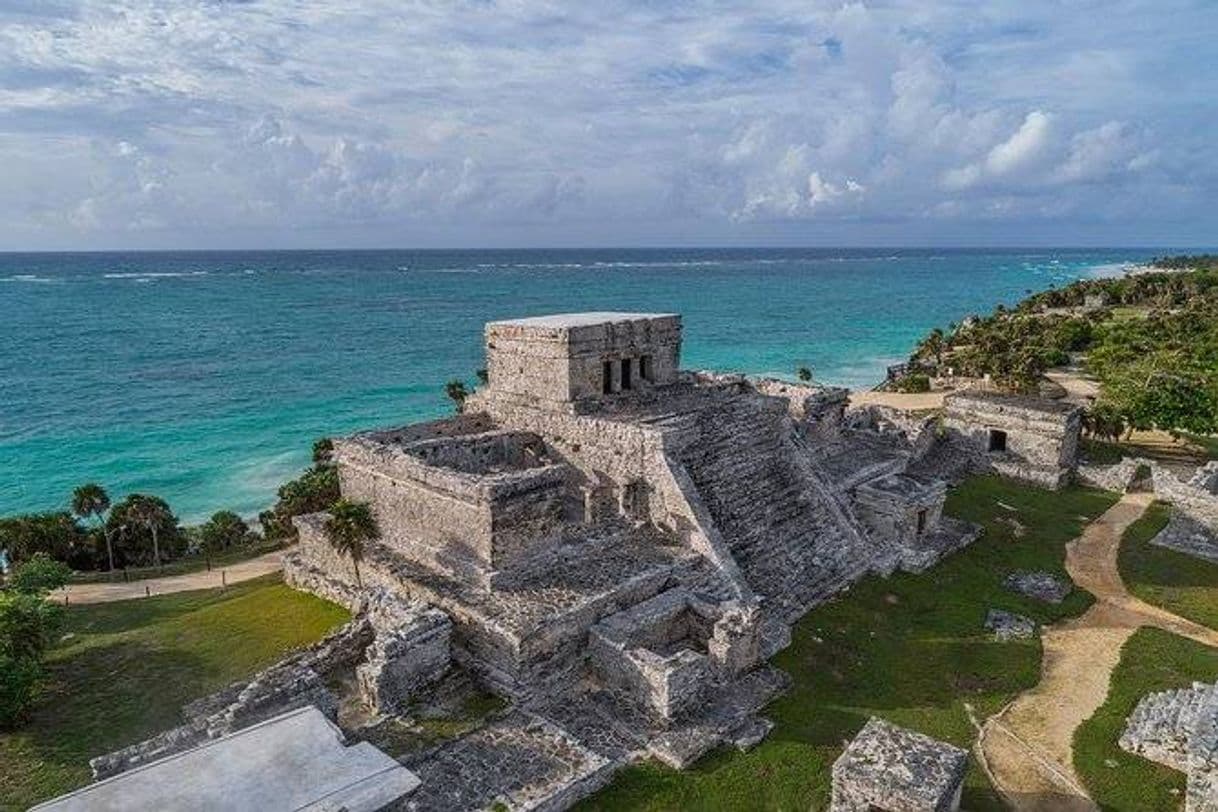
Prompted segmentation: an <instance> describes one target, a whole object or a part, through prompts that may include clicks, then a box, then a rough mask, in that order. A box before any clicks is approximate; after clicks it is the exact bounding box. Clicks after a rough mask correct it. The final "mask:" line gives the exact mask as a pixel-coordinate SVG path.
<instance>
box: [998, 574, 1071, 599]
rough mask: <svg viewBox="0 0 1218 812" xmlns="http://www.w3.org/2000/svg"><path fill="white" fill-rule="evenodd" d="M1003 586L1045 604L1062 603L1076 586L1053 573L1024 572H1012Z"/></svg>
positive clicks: (1005, 579)
mask: <svg viewBox="0 0 1218 812" xmlns="http://www.w3.org/2000/svg"><path fill="white" fill-rule="evenodd" d="M1002 585H1003V586H1005V587H1006V588H1007V589H1009V590H1011V591H1012V592H1018V593H1019V594H1020V595H1026V596H1027V597H1029V598H1036V599H1037V600H1039V601H1044V602H1045V603H1061V602H1062V601H1064V600H1065V599H1066V596H1067V595H1069V594H1070V593H1071V592H1072V591H1073V589H1074V586H1073V585H1072V584H1071V583H1070V582H1069V581H1068V580H1066V579H1065V578H1059V577H1058V576H1056V575H1054V574H1053V573H1051V572H1041V571H1032V572H1029V571H1024V570H1018V571H1016V572H1012V573H1011V574H1010V575H1008V576H1007V577H1006V578H1004V579H1003V581H1002Z"/></svg>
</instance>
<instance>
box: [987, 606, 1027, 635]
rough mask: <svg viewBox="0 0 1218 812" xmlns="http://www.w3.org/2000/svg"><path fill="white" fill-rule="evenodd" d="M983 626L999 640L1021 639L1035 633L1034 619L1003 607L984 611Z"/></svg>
mask: <svg viewBox="0 0 1218 812" xmlns="http://www.w3.org/2000/svg"><path fill="white" fill-rule="evenodd" d="M985 627H986V628H987V629H989V630H990V631H992V632H993V633H994V637H996V638H998V639H999V640H1023V639H1026V638H1029V637H1034V636H1035V635H1036V621H1034V620H1032V618H1029V617H1024V616H1023V615H1017V614H1015V613H1014V612H1008V611H1006V610H1004V609H991V610H989V611H988V612H986V613H985Z"/></svg>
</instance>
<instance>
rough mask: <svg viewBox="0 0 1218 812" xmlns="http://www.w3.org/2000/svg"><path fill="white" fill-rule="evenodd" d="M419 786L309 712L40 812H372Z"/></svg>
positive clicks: (92, 786) (394, 764)
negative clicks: (202, 811)
mask: <svg viewBox="0 0 1218 812" xmlns="http://www.w3.org/2000/svg"><path fill="white" fill-rule="evenodd" d="M418 786H419V779H418V777H417V776H416V775H415V774H414V773H412V772H410V771H409V770H407V769H406V768H405V767H403V766H401V765H400V764H398V763H397V762H396V761H394V760H393V759H392V758H390V757H389V756H387V755H385V754H384V753H382V752H381V751H380V750H378V749H376V748H375V747H373V746H372V745H371V744H368V743H367V742H360V743H358V744H354V745H352V746H350V747H348V746H346V745H344V744H343V740H342V733H341V731H339V729H338V728H337V727H335V726H334V725H333V724H331V722H330V720H329V719H327V718H326V717H325V716H324V715H323V714H322V712H321V711H319V710H318V709H317V708H314V707H308V708H301V709H299V710H295V711H291V712H289V713H285V714H283V715H281V716H276V717H275V718H273V719H268V720H267V721H265V722H262V723H261V724H257V725H254V726H252V727H247V728H246V729H245V730H240V731H238V732H236V733H233V734H231V735H228V736H225V737H223V738H220V739H216V740H214V741H210V742H207V743H206V744H203V745H200V746H198V747H196V748H194V749H192V750H187V751H186V752H184V753H178V754H177V755H173V756H169V757H167V758H163V759H161V760H160V761H154V762H152V763H151V764H147V765H145V766H143V767H138V768H136V769H133V770H131V771H129V772H125V773H121V774H119V775H116V776H114V777H113V778H108V779H106V780H105V781H99V782H97V783H96V784H90V785H89V786H87V787H84V788H83V789H80V790H77V791H76V792H73V793H71V794H69V795H64V796H61V797H59V798H56V799H54V800H52V801H47V802H46V803H43V804H40V805H39V806H36V807H34V809H36V810H43V811H44V812H86V810H87V811H88V812H119V810H127V811H128V812H132V811H134V810H150V811H151V810H244V809H249V810H259V812H271V811H272V810H283V812H288V811H289V810H309V812H323V811H324V812H330V811H333V812H337V811H338V810H344V811H345V812H374V810H378V809H381V808H382V807H384V806H385V805H387V804H389V803H391V802H392V801H394V800H396V799H398V798H401V797H402V796H403V795H406V794H407V793H410V792H413V791H414V790H415V789H416V788H417V787H418Z"/></svg>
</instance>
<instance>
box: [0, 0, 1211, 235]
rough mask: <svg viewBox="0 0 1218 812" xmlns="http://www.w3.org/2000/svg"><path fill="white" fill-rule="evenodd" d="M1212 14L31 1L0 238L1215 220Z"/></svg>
mask: <svg viewBox="0 0 1218 812" xmlns="http://www.w3.org/2000/svg"><path fill="white" fill-rule="evenodd" d="M1207 11H1209V10H1208V9H1207V8H1206V5H1205V2H1204V0H1180V2H1179V3H1178V4H1177V6H1176V7H1174V9H1173V13H1172V14H1171V15H1161V14H1158V13H1156V11H1155V7H1154V6H1153V5H1151V4H1150V3H1149V2H1148V0H1147V1H1146V2H1140V1H1139V0H1121V2H1118V3H1115V4H1111V5H1110V6H1108V7H1106V9H1105V13H1104V15H1102V16H1101V17H1097V16H1095V14H1094V10H1093V9H1088V8H1084V7H1080V8H1078V9H1073V8H1062V7H1061V6H1060V5H1059V4H1057V3H1054V2H1052V1H1051V0H1027V2H1020V3H1014V2H1005V0H1004V1H1003V2H999V3H993V4H986V5H985V6H983V7H978V6H976V4H972V3H967V2H965V0H942V1H941V2H936V3H929V4H928V3H925V2H920V0H889V2H885V3H883V4H875V5H864V4H862V3H845V4H842V3H839V2H836V0H834V1H833V2H830V0H774V2H772V3H768V4H766V5H765V6H764V7H759V6H757V5H756V4H753V3H747V2H744V0H716V2H711V0H691V2H689V3H685V4H681V5H679V6H666V5H665V4H652V3H644V2H642V0H609V2H608V3H607V4H600V5H597V6H595V7H593V6H581V5H572V4H559V3H555V2H553V0H510V2H493V1H492V2H480V1H478V0H465V1H464V2H456V3H454V2H450V1H449V0H420V2H418V3H415V4H412V5H411V6H410V7H409V8H403V7H402V6H401V4H399V3H396V2H392V1H391V0H365V2H361V3H354V4H342V5H339V4H300V3H298V2H296V1H295V0H251V1H250V2H242V3H223V2H187V0H105V2H103V0H59V2H55V3H47V4H35V3H28V2H27V3H24V4H23V5H22V6H20V7H10V8H9V10H0V117H2V118H3V120H4V122H5V126H4V128H3V132H0V160H2V161H4V164H5V166H6V168H8V169H9V177H8V178H7V179H6V183H4V184H0V247H20V245H21V244H24V243H25V242H28V241H30V240H35V241H37V240H39V239H40V240H42V241H43V242H45V243H48V244H65V245H69V244H73V243H75V242H84V243H86V244H93V243H92V242H91V241H93V240H96V239H97V238H98V237H99V235H105V236H106V237H107V238H114V239H121V240H125V241H127V242H128V243H131V244H137V243H139V242H140V240H141V239H143V237H141V235H151V234H156V235H161V236H160V237H158V239H163V240H166V241H171V242H172V241H177V242H183V243H189V242H191V241H192V240H196V241H206V242H209V244H210V243H212V242H214V239H215V236H216V235H220V236H222V235H224V234H225V233H226V230H228V229H240V230H242V231H243V233H247V234H249V235H251V236H250V237H249V239H251V240H252V241H257V239H258V235H269V236H268V238H274V239H280V238H281V236H282V235H283V234H284V233H289V234H292V235H301V234H307V233H308V232H309V231H310V230H311V229H326V230H329V231H333V230H335V229H338V230H340V231H341V230H342V229H344V228H348V229H360V230H361V231H360V233H361V234H369V235H371V236H370V237H369V239H371V240H373V241H375V242H378V243H380V244H385V243H388V242H392V241H393V240H394V239H395V238H396V235H398V234H400V233H402V231H403V229H404V228H408V229H409V232H410V233H411V234H417V235H423V236H424V237H426V235H428V234H444V235H450V237H449V240H450V241H451V235H457V236H458V237H459V236H460V235H461V234H468V235H470V238H471V239H486V238H485V237H484V236H483V235H485V234H488V233H494V234H497V235H505V236H506V237H507V238H508V239H510V240H514V241H518V242H522V243H531V244H540V243H546V242H552V241H554V240H553V239H552V235H561V234H567V233H583V234H591V235H593V236H591V237H590V239H591V240H592V241H596V242H601V243H605V242H627V243H628V242H631V241H632V239H633V235H636V234H640V233H649V234H650V233H655V232H657V231H660V232H662V229H663V228H664V226H665V224H667V223H671V224H672V227H673V228H681V229H686V232H685V233H686V234H688V235H691V237H692V238H695V239H698V238H703V239H707V240H710V241H717V242H721V241H723V240H724V239H725V234H726V235H728V237H727V238H728V239H731V235H733V234H737V235H742V236H744V237H747V235H748V234H749V233H751V232H750V231H749V229H750V228H752V225H751V224H756V223H759V222H765V223H766V224H767V228H771V229H772V228H773V227H774V226H775V224H779V225H781V224H782V223H784V222H786V223H789V229H790V233H791V234H793V235H797V234H800V233H802V232H801V230H800V229H801V228H802V227H803V226H802V225H801V224H806V223H807V222H809V221H828V222H833V223H838V224H841V223H854V224H858V226H859V228H860V229H863V230H864V231H863V232H860V233H865V229H866V228H868V224H869V223H906V224H908V225H907V226H906V229H907V233H910V234H917V235H919V236H921V235H922V234H924V229H925V228H926V221H927V219H928V218H930V219H931V220H934V221H948V220H951V221H956V222H968V221H970V220H972V219H981V218H985V219H987V221H996V222H1004V221H1006V222H1010V223H1011V224H1012V226H1011V227H1012V229H1015V231H1013V232H1012V233H1013V234H1015V235H1018V234H1019V233H1021V232H1019V231H1018V229H1024V228H1026V227H1027V223H1028V222H1029V221H1030V220H1035V219H1036V218H1038V217H1040V218H1048V217H1049V215H1047V214H1045V213H1046V212H1052V220H1053V222H1054V223H1061V222H1063V221H1064V220H1068V218H1069V217H1070V216H1071V215H1072V213H1085V216H1086V218H1088V220H1089V221H1090V220H1094V219H1095V218H1097V217H1108V218H1111V220H1112V223H1113V225H1112V227H1111V228H1112V232H1113V233H1114V234H1115V235H1122V234H1123V233H1125V232H1124V230H1123V228H1122V226H1121V224H1120V222H1118V221H1119V219H1120V218H1122V217H1126V218H1127V217H1131V216H1136V215H1137V212H1138V211H1139V210H1140V211H1142V212H1145V211H1147V210H1148V209H1151V210H1153V211H1154V212H1156V213H1157V214H1158V215H1159V216H1162V217H1164V218H1167V217H1185V218H1192V222H1195V223H1197V226H1196V230H1198V232H1199V233H1201V232H1204V233H1209V232H1208V231H1207V230H1206V229H1207V228H1208V225H1209V224H1211V223H1212V222H1213V218H1214V217H1215V215H1212V214H1207V213H1206V212H1207V211H1209V209H1212V207H1201V206H1197V205H1196V203H1197V201H1198V200H1199V199H1201V198H1202V197H1204V196H1205V195H1207V194H1212V193H1213V191H1215V185H1216V184H1218V180H1216V178H1215V173H1214V172H1213V171H1212V169H1207V168H1206V167H1213V166H1218V146H1215V144H1214V142H1213V139H1212V138H1207V137H1206V135H1205V128H1204V127H1202V126H1200V125H1201V124H1202V123H1203V120H1204V119H1205V115H1204V114H1205V111H1206V109H1207V108H1206V104H1207V103H1208V102H1207V99H1212V98H1213V97H1214V96H1215V95H1218V87H1215V85H1216V83H1218V78H1216V77H1218V65H1216V64H1215V62H1216V61H1218V57H1215V56H1210V55H1209V53H1210V52H1209V51H1206V50H1204V49H1201V50H1198V49H1197V48H1195V47H1190V48H1184V47H1176V45H1177V44H1181V43H1184V44H1187V43H1189V42H1192V41H1193V40H1194V39H1195V37H1196V34H1195V32H1197V31H1201V30H1205V22H1206V21H1207V20H1208V19H1209V17H1207ZM1148 42H1154V43H1155V46H1154V48H1153V49H1150V48H1149V46H1148V45H1147V43H1148ZM1211 50H1212V49H1211ZM1185 54H1187V58H1186V57H1185V56H1184V55H1185ZM1080 216H1081V215H1080ZM1205 218H1209V219H1205ZM725 229H726V230H725ZM733 229H734V231H733ZM351 233H354V232H351ZM767 233H776V232H774V231H772V230H771V231H769V232H767ZM114 235H119V236H118V237H114ZM123 235H127V236H123ZM205 235H213V236H211V237H206V236H205ZM378 235H379V236H378ZM1016 241H1018V240H1016Z"/></svg>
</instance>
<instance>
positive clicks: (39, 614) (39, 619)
mask: <svg viewBox="0 0 1218 812" xmlns="http://www.w3.org/2000/svg"><path fill="white" fill-rule="evenodd" d="M67 577H68V570H67V567H66V565H64V564H62V563H60V562H58V561H54V560H52V559H51V558H49V557H48V556H46V555H45V554H39V555H37V556H34V557H32V558H31V559H30V560H29V561H27V562H26V563H24V564H21V565H19V566H18V567H16V568H15V570H14V571H13V573H12V574H11V575H10V576H9V578H8V581H7V583H6V584H5V589H4V591H3V592H0V728H7V727H12V726H14V725H16V724H18V723H19V722H20V721H21V720H22V719H23V718H24V717H25V713H26V711H27V710H28V708H29V706H30V704H31V703H32V702H33V701H34V698H35V697H36V696H37V693H38V686H39V683H40V681H41V679H42V656H43V653H44V652H45V651H46V649H47V647H48V646H50V645H51V643H52V642H53V641H54V640H55V636H56V634H57V633H58V631H59V626H60V622H61V620H62V617H63V613H62V609H61V607H59V606H56V605H55V604H53V603H51V602H50V601H48V600H47V599H46V593H47V591H48V590H50V589H54V588H56V587H58V586H63V584H64V583H66V582H67Z"/></svg>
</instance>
